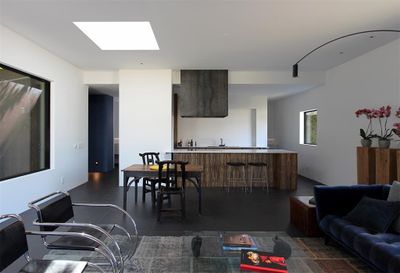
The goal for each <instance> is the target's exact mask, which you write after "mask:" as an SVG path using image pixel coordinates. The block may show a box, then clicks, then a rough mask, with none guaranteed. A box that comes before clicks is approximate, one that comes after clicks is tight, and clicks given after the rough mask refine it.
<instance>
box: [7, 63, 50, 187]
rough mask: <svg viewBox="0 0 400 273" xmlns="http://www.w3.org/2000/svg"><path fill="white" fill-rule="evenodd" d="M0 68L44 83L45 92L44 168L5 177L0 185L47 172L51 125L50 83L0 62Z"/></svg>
mask: <svg viewBox="0 0 400 273" xmlns="http://www.w3.org/2000/svg"><path fill="white" fill-rule="evenodd" d="M0 67H1V68H3V69H7V70H10V71H12V72H15V73H18V74H21V75H23V76H27V77H30V78H32V79H35V80H37V81H41V82H43V83H44V90H43V92H45V93H46V94H45V97H44V100H45V102H44V103H45V110H44V113H45V114H44V116H45V117H44V139H45V140H44V154H45V159H44V161H45V162H44V167H43V168H38V169H35V170H32V171H28V172H22V173H19V174H16V175H11V176H5V177H0V183H1V182H3V181H5V180H8V179H12V178H16V177H21V176H25V175H29V174H32V173H37V172H41V171H45V170H49V169H50V162H51V160H50V146H51V143H50V142H51V140H50V123H51V117H50V113H51V105H50V101H51V100H50V96H51V82H50V81H48V80H46V79H43V78H40V77H37V76H35V75H32V74H29V73H27V72H24V71H21V70H19V69H16V68H13V67H10V66H8V65H6V64H4V63H1V62H0ZM31 164H32V163H31Z"/></svg>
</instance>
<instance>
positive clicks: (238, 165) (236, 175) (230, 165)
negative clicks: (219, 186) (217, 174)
mask: <svg viewBox="0 0 400 273" xmlns="http://www.w3.org/2000/svg"><path fill="white" fill-rule="evenodd" d="M226 165H227V173H226V174H227V177H226V178H227V179H226V180H227V182H228V187H227V191H228V192H229V188H230V187H231V186H232V185H233V184H241V185H242V186H243V187H244V189H245V191H247V181H246V163H243V162H232V161H229V162H227V163H226ZM224 188H225V185H224Z"/></svg>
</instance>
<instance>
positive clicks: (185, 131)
mask: <svg viewBox="0 0 400 273" xmlns="http://www.w3.org/2000/svg"><path fill="white" fill-rule="evenodd" d="M228 100H229V104H228V116H227V117H225V118H182V117H180V115H178V141H179V139H182V141H183V142H184V145H186V142H187V140H189V139H193V141H196V142H197V145H198V146H209V145H211V146H214V145H219V144H220V138H223V139H224V143H225V144H226V145H228V146H243V147H249V146H254V145H256V146H266V135H267V97H266V96H253V95H251V94H249V93H248V92H246V90H240V92H238V90H236V91H235V92H229V99H228ZM252 109H253V111H254V110H255V112H256V117H255V119H254V118H253V119H252V114H251V111H252ZM254 127H255V128H254ZM254 129H255V130H254ZM254 131H255V133H256V135H254ZM253 139H255V143H254V140H253Z"/></svg>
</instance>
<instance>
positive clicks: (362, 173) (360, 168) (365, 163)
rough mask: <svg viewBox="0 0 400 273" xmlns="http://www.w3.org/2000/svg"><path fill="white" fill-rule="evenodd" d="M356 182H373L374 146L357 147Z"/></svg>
mask: <svg viewBox="0 0 400 273" xmlns="http://www.w3.org/2000/svg"><path fill="white" fill-rule="evenodd" d="M357 181H358V184H367V185H368V184H375V148H367V147H357Z"/></svg>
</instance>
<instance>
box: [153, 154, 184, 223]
mask: <svg viewBox="0 0 400 273" xmlns="http://www.w3.org/2000/svg"><path fill="white" fill-rule="evenodd" d="M187 164H188V162H183V161H173V160H165V161H158V165H159V168H158V185H159V189H158V191H157V221H160V220H161V214H162V212H176V211H179V212H180V213H181V218H182V220H184V219H185V217H186V214H185V213H186V206H185V184H186V165H187ZM179 182H180V183H179ZM174 195H178V196H179V197H180V207H179V208H171V200H172V198H171V196H174ZM166 199H167V200H168V208H165V207H164V204H163V203H164V200H166Z"/></svg>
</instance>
